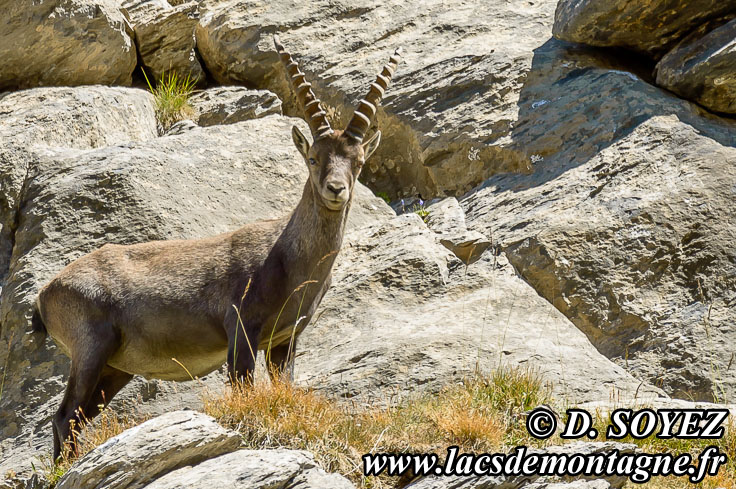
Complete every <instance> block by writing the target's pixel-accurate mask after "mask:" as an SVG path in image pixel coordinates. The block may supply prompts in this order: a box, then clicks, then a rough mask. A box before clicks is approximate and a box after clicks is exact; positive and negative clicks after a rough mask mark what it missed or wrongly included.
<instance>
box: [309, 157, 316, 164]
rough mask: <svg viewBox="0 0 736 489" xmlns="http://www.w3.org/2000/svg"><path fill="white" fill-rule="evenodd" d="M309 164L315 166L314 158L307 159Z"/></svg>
mask: <svg viewBox="0 0 736 489" xmlns="http://www.w3.org/2000/svg"><path fill="white" fill-rule="evenodd" d="M309 164H310V165H316V164H317V160H315V159H314V158H309Z"/></svg>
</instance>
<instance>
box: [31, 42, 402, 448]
mask: <svg viewBox="0 0 736 489" xmlns="http://www.w3.org/2000/svg"><path fill="white" fill-rule="evenodd" d="M274 43H275V45H276V51H277V52H278V55H279V57H280V58H281V61H282V62H283V64H284V66H285V68H286V71H287V74H288V76H289V79H290V80H291V83H292V86H293V88H294V90H295V92H296V96H297V100H298V103H299V105H300V106H301V108H302V110H303V111H304V115H305V118H306V120H307V123H308V124H309V127H310V129H311V132H312V136H313V140H314V143H313V144H312V145H310V144H309V141H308V140H307V139H306V138H305V137H304V135H303V134H302V133H301V132H300V131H299V129H297V128H296V127H294V128H293V130H292V138H293V140H294V143H295V144H296V147H297V149H298V150H299V152H300V153H301V155H302V156H303V157H304V160H305V162H306V166H307V169H308V171H309V178H308V180H307V183H306V185H305V186H304V191H303V193H302V197H301V200H300V201H299V204H298V205H297V206H296V209H294V211H293V212H292V213H291V214H290V215H289V216H286V217H284V218H282V219H277V220H270V221H259V222H255V223H252V224H248V225H246V226H244V227H242V228H240V229H238V230H237V231H233V232H231V233H227V234H221V235H219V236H214V237H211V238H205V239H196V240H182V241H154V242H149V243H142V244H136V245H130V246H122V245H111V244H108V245H105V246H103V247H102V248H100V249H98V250H97V251H94V252H92V253H90V254H88V255H86V256H84V257H82V258H80V259H78V260H76V261H75V262H73V263H71V264H70V265H68V266H67V267H66V268H64V269H63V270H62V271H61V272H60V273H59V274H58V275H57V276H56V277H55V278H54V279H53V280H51V282H50V283H48V284H47V285H46V286H45V287H44V288H43V289H42V290H41V292H40V293H39V296H38V300H37V304H36V311H35V312H34V316H33V328H34V330H36V331H43V330H45V331H47V332H48V333H49V334H50V335H51V336H52V337H53V338H54V340H55V341H56V343H57V344H58V345H59V347H60V348H61V349H62V350H63V351H64V352H65V353H66V354H67V355H69V357H70V358H71V371H70V373H69V381H68V384H67V387H66V391H65V394H64V399H63V400H62V402H61V406H60V407H59V409H58V411H57V412H56V414H55V416H54V419H53V431H54V459H56V458H57V457H58V456H59V455H60V453H61V450H62V447H63V444H64V443H65V441H66V440H67V438H68V436H69V432H70V422H71V421H72V420H74V421H75V422H76V423H77V424H78V425H79V423H81V422H82V421H83V420H84V419H91V418H93V417H94V416H95V415H97V414H98V412H99V409H100V406H103V405H105V404H107V403H109V402H110V400H111V399H112V398H113V396H115V394H116V393H117V392H119V391H120V389H122V388H123V387H124V386H125V385H126V384H127V383H128V382H129V381H130V379H131V378H132V377H133V375H142V376H145V377H147V378H157V379H164V380H187V379H189V378H190V374H191V375H193V376H202V375H205V374H207V373H209V372H212V371H213V370H215V369H217V368H219V367H220V366H221V365H222V364H223V362H224V360H225V357H226V355H227V364H228V370H229V373H230V376H231V378H232V379H237V380H240V381H246V382H247V381H250V379H251V378H252V374H253V370H254V368H255V360H256V353H257V351H258V350H259V349H261V350H267V351H268V352H269V355H267V358H268V359H269V362H270V363H271V366H272V369H270V371H271V372H272V373H274V372H275V373H281V372H284V371H285V370H287V369H289V370H290V368H289V367H290V364H291V362H293V358H294V347H295V342H296V337H297V335H298V334H299V332H300V331H301V329H303V328H304V326H306V325H307V324H308V323H309V320H310V318H311V317H312V315H313V314H314V312H315V309H316V308H317V306H318V305H319V303H320V301H321V300H322V297H323V296H324V294H325V292H326V291H327V289H328V287H329V285H330V273H331V270H332V265H333V263H334V261H335V258H336V254H337V252H338V250H339V249H340V246H341V244H342V239H343V234H344V231H345V225H346V222H347V216H348V212H349V210H350V204H351V201H352V197H353V189H354V187H355V182H356V179H357V177H358V174H359V173H360V170H361V168H362V166H363V164H364V163H365V160H366V159H367V158H368V157H369V156H370V155H371V154H372V153H373V152H374V151H375V150H376V148H377V147H378V144H379V142H380V137H381V133H380V131H377V132H376V133H375V134H374V135H373V137H371V138H369V139H368V140H367V141H363V139H364V136H365V134H366V132H367V131H368V129H369V127H370V125H371V123H372V121H373V118H374V116H375V112H376V108H377V106H378V103H379V102H380V100H381V97H382V96H383V93H384V90H385V89H386V88H387V86H388V84H389V82H390V80H391V77H392V75H393V72H394V70H395V69H396V66H397V64H398V62H399V53H400V50H397V51H396V53H395V54H394V55H393V56H392V57H391V60H390V62H389V63H388V64H387V65H386V66H384V67H383V70H382V72H381V74H379V75H378V77H377V79H376V81H375V82H374V83H372V84H371V88H370V90H369V92H368V94H367V95H366V97H365V99H364V100H361V101H360V103H359V105H358V108H357V109H356V111H355V113H354V115H353V117H352V119H351V121H350V123H349V124H348V126H347V128H346V129H345V131H339V130H333V129H332V128H331V127H330V124H329V122H328V120H327V117H326V113H325V112H324V110H323V109H322V107H321V104H320V101H319V100H318V99H317V98H316V97H315V95H314V93H313V92H312V89H311V85H310V84H309V83H308V82H307V81H306V80H305V77H304V73H302V72H300V71H299V67H298V65H297V64H296V63H295V62H294V61H293V60H292V59H291V56H290V55H289V54H288V53H286V52H285V51H284V48H283V46H282V45H281V44H280V43H279V41H278V38H277V37H274ZM246 290H247V293H246ZM297 324H298V326H297ZM172 359H176V361H174V360H172ZM183 367H186V370H185V369H184V368H183ZM82 414H83V416H82ZM70 443H71V442H70ZM72 449H76V447H74V446H72Z"/></svg>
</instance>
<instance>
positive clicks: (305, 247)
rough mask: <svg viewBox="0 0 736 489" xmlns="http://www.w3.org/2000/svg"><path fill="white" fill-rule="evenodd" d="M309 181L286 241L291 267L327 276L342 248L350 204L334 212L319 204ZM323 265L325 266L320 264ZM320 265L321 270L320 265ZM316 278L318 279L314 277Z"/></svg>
mask: <svg viewBox="0 0 736 489" xmlns="http://www.w3.org/2000/svg"><path fill="white" fill-rule="evenodd" d="M317 199H318V197H317V196H316V195H315V194H314V188H313V187H312V183H311V181H309V180H307V183H306V185H305V186H304V192H303V193H302V198H301V200H300V201H299V204H298V205H297V206H296V209H294V212H292V213H291V216H290V217H289V221H288V223H287V225H286V228H285V229H284V232H283V234H282V238H285V240H284V242H285V243H288V247H289V249H288V251H287V260H288V262H289V263H288V264H287V265H290V266H293V267H298V268H299V269H301V270H304V271H305V272H306V273H307V275H308V276H309V275H314V274H315V273H316V274H317V275H319V276H326V275H327V274H329V271H330V269H331V268H332V263H333V262H334V261H335V257H336V255H337V252H338V251H339V250H340V246H341V245H342V238H343V234H344V232H345V225H346V223H347V217H348V212H349V210H350V204H351V203H352V196H351V199H350V201H349V202H348V203H347V204H346V205H345V207H344V208H343V209H342V210H341V211H330V210H328V209H326V208H325V207H324V206H323V205H321V204H320V203H319V202H318V200H317ZM320 262H321V263H320ZM318 264H319V267H317V265H318ZM313 278H314V279H318V277H316V276H313Z"/></svg>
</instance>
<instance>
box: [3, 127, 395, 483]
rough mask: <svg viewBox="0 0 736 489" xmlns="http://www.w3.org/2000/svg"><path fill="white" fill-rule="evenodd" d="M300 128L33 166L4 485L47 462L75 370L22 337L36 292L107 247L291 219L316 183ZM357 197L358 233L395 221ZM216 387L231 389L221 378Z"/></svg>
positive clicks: (40, 157) (20, 214)
mask: <svg viewBox="0 0 736 489" xmlns="http://www.w3.org/2000/svg"><path fill="white" fill-rule="evenodd" d="M294 124H296V125H298V126H300V127H301V128H302V130H303V131H308V129H307V128H306V124H305V123H304V122H303V121H301V120H296V119H291V118H286V117H281V116H275V115H272V116H269V117H265V118H261V119H257V120H253V121H247V122H241V123H237V124H231V125H221V126H213V127H209V128H195V129H192V130H190V131H187V132H186V133H184V134H182V135H178V136H166V137H161V138H157V139H154V140H150V141H145V142H129V143H123V144H120V145H115V146H108V147H105V148H99V149H95V150H92V151H90V150H85V151H82V150H78V149H64V148H46V149H42V148H41V149H38V150H36V151H35V152H33V153H32V154H26V159H25V160H23V161H22V163H23V165H24V172H23V173H22V175H25V176H26V178H25V179H23V178H20V181H21V184H20V188H21V189H22V192H20V193H21V195H20V196H19V197H18V202H21V203H22V204H21V205H20V210H19V211H18V210H17V209H16V211H15V213H14V215H12V216H11V217H10V218H9V219H11V221H12V222H16V223H17V225H16V227H15V228H14V242H13V256H12V259H11V261H10V270H9V273H8V275H7V279H6V281H5V284H4V287H3V289H2V295H0V318H1V320H2V338H1V339H0V365H6V362H8V363H7V365H8V368H7V371H6V372H5V373H6V374H7V375H6V379H5V380H6V381H5V389H4V391H3V397H2V400H1V401H0V439H2V440H3V442H1V443H0V473H3V472H4V471H5V470H8V469H14V470H16V471H18V472H21V471H22V470H28V469H30V463H31V462H32V459H31V457H30V454H33V455H38V454H39V453H44V452H47V451H48V450H50V448H51V441H50V435H51V427H50V425H49V421H50V418H51V415H52V414H53V412H54V410H55V409H56V408H57V407H58V403H59V402H60V398H61V393H62V389H63V383H64V380H65V378H66V375H67V374H68V360H67V358H66V357H65V356H64V355H62V354H61V353H60V352H59V351H58V350H57V348H56V346H55V345H54V343H53V341H51V340H48V341H46V342H45V343H44V344H42V345H38V344H36V343H35V342H34V341H33V339H32V337H31V336H29V335H25V334H24V333H25V332H26V331H28V328H29V318H30V308H31V304H32V302H33V301H34V299H35V296H36V293H37V290H38V289H39V288H40V287H41V286H42V285H43V284H44V283H45V282H46V281H47V280H49V279H50V278H51V277H53V276H54V275H55V274H56V273H57V272H58V271H59V270H61V268H63V267H64V265H66V264H67V263H69V262H71V261H72V260H74V259H75V258H78V257H79V256H81V255H83V254H85V253H87V252H90V251H92V250H94V249H96V248H98V247H99V246H101V245H102V244H104V243H107V242H113V243H134V242H141V241H149V240H153V239H173V238H183V237H203V236H209V235H213V234H217V233H221V232H226V231H230V230H233V229H236V228H238V227H239V226H241V225H243V224H245V223H247V222H251V221H254V220H257V219H264V218H273V217H275V216H279V215H284V214H286V213H288V212H289V211H290V210H291V209H292V208H293V207H294V206H295V205H296V202H297V201H298V200H299V198H300V197H301V190H302V188H303V185H304V182H305V180H306V177H307V169H306V166H305V163H304V160H303V159H302V157H301V156H300V155H299V153H298V152H297V150H296V148H295V147H294V144H293V142H292V140H291V128H292V126H293V125H294ZM152 130H153V129H152ZM25 168H28V174H27V175H26V173H25ZM274 182H278V184H274ZM356 189H357V190H356V192H357V193H356V197H355V198H356V201H355V203H354V205H353V208H352V211H351V217H350V222H349V226H350V228H351V229H352V228H355V227H358V226H361V225H364V224H366V223H369V222H376V221H378V222H380V221H381V220H383V219H386V218H388V217H390V216H393V215H394V213H393V211H391V210H390V208H389V207H388V206H387V205H386V204H385V202H383V201H382V200H381V199H379V198H377V197H375V196H373V194H372V193H371V192H370V191H368V190H367V189H366V188H365V187H363V186H362V185H358V186H357V187H356ZM3 190H4V187H3ZM9 340H12V341H9ZM8 345H10V348H9V350H10V352H8ZM8 355H9V356H8ZM224 360H225V359H224V358H223V363H224ZM212 382H213V384H209V385H215V386H220V385H222V379H221V378H217V377H215V378H214V379H213V381H212ZM200 390H201V386H200V385H199V384H198V383H192V384H186V383H184V384H181V383H180V384H171V383H166V382H158V381H156V382H154V381H152V382H144V381H141V380H139V381H138V382H134V383H133V384H132V385H130V386H128V387H126V389H124V390H123V391H122V392H121V393H120V394H119V395H118V397H119V398H120V399H122V400H126V399H128V400H130V399H136V398H137V397H138V396H141V397H142V398H143V399H144V401H146V400H149V401H151V402H153V403H154V407H156V408H157V409H159V410H161V409H166V406H169V407H171V406H176V407H177V408H179V407H181V406H192V405H194V406H196V405H197V404H198V403H199V399H198V395H197V392H199V391H200ZM187 393H190V395H189V397H187ZM116 399H117V397H116ZM149 404H150V403H149ZM36 465H38V463H37V464H36Z"/></svg>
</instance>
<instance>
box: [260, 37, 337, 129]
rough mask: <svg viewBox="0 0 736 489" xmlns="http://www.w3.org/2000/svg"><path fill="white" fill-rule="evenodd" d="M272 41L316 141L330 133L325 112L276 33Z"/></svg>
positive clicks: (310, 85)
mask: <svg viewBox="0 0 736 489" xmlns="http://www.w3.org/2000/svg"><path fill="white" fill-rule="evenodd" d="M273 43H274V45H275V46H276V52H277V53H279V58H280V59H281V62H282V63H283V64H284V67H285V68H286V74H287V75H288V76H289V80H291V86H292V87H293V88H294V92H295V93H296V98H297V100H298V102H299V105H300V106H301V108H302V110H303V111H304V115H305V118H306V120H307V124H309V129H311V131H312V137H313V138H314V140H315V141H316V140H317V139H319V138H321V137H324V136H327V135H328V134H332V128H331V127H330V123H329V122H328V121H327V112H325V111H324V110H322V105H321V104H320V101H319V99H318V98H317V97H316V96H315V95H314V92H313V91H312V84H311V83H309V82H308V81H307V80H306V79H305V77H304V73H302V72H301V71H300V70H299V65H298V64H297V63H296V61H294V60H293V59H292V58H291V55H290V54H289V53H287V52H286V50H285V49H284V46H283V45H282V44H281V42H280V41H279V36H278V35H276V34H274V36H273Z"/></svg>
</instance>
